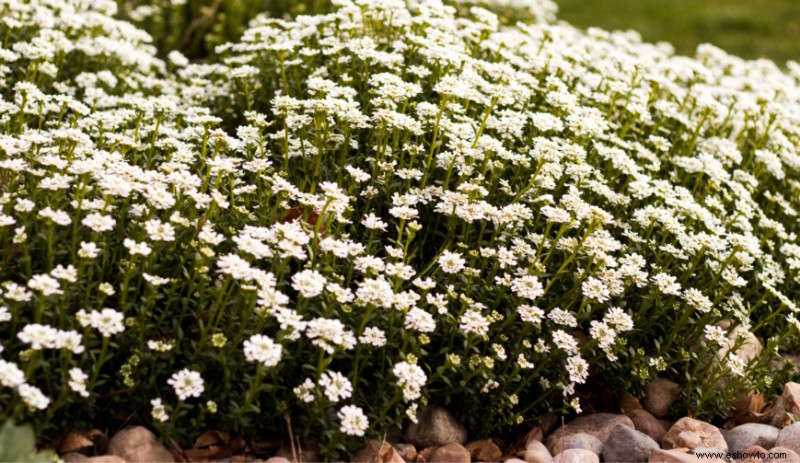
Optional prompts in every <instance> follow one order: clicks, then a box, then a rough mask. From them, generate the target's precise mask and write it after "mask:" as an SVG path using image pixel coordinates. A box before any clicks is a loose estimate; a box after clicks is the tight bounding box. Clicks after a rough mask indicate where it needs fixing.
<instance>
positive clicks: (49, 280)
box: [28, 274, 64, 296]
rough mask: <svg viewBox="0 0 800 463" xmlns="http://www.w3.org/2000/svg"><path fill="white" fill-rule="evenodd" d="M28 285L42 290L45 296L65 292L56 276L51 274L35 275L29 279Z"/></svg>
mask: <svg viewBox="0 0 800 463" xmlns="http://www.w3.org/2000/svg"><path fill="white" fill-rule="evenodd" d="M28 287H29V288H31V289H35V290H37V291H41V293H42V295H44V296H52V295H54V294H64V291H62V290H61V285H60V283H59V282H58V280H56V279H55V278H53V277H51V276H50V275H45V274H39V275H34V276H33V277H31V279H30V280H28Z"/></svg>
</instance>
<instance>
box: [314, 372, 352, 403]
mask: <svg viewBox="0 0 800 463" xmlns="http://www.w3.org/2000/svg"><path fill="white" fill-rule="evenodd" d="M318 384H319V385H320V386H321V387H323V388H325V395H326V396H327V397H328V400H330V401H331V402H338V401H339V400H340V399H346V398H348V397H350V395H352V393H353V385H352V384H350V380H348V379H347V378H346V377H344V376H343V375H342V374H341V373H339V372H336V371H334V372H325V373H323V374H322V376H320V378H319V382H318Z"/></svg>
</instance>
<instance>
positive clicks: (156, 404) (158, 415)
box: [150, 399, 169, 423]
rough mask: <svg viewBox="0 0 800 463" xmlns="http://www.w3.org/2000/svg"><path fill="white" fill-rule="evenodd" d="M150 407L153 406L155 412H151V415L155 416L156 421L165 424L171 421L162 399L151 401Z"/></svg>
mask: <svg viewBox="0 0 800 463" xmlns="http://www.w3.org/2000/svg"><path fill="white" fill-rule="evenodd" d="M150 405H152V406H153V411H152V412H151V415H152V416H153V419H154V420H158V421H161V422H162V423H163V422H165V421H167V420H168V419H169V415H168V414H167V409H166V407H164V405H163V404H162V403H161V399H153V400H151V401H150Z"/></svg>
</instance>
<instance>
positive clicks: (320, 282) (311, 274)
mask: <svg viewBox="0 0 800 463" xmlns="http://www.w3.org/2000/svg"><path fill="white" fill-rule="evenodd" d="M325 283H327V280H326V279H325V277H324V276H322V275H321V274H320V273H319V272H317V271H316V270H303V271H301V272H298V273H295V274H294V275H292V288H294V289H295V290H296V291H297V292H299V293H300V295H301V296H303V297H305V298H306V299H310V298H312V297H315V296H319V295H320V294H322V291H323V290H324V289H325Z"/></svg>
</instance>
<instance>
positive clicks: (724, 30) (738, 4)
mask: <svg viewBox="0 0 800 463" xmlns="http://www.w3.org/2000/svg"><path fill="white" fill-rule="evenodd" d="M555 1H556V3H558V6H559V17H560V18H561V19H563V20H565V21H567V22H569V23H571V24H573V25H575V26H577V27H581V28H587V27H592V26H595V27H601V28H603V29H623V30H626V29H633V30H636V31H638V32H640V33H641V34H642V37H643V38H644V39H645V40H646V41H650V42H656V41H667V42H670V43H672V44H673V45H674V46H675V48H676V50H677V52H678V53H681V54H688V55H691V54H693V53H694V50H695V49H696V47H697V45H699V44H701V43H706V42H708V43H712V44H714V45H716V46H718V47H720V48H722V49H724V50H726V51H728V52H730V53H732V54H735V55H738V56H741V57H743V58H750V59H754V58H770V59H773V60H775V61H776V62H778V63H779V64H783V63H785V62H786V61H787V60H796V61H800V1H798V0H555Z"/></svg>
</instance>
